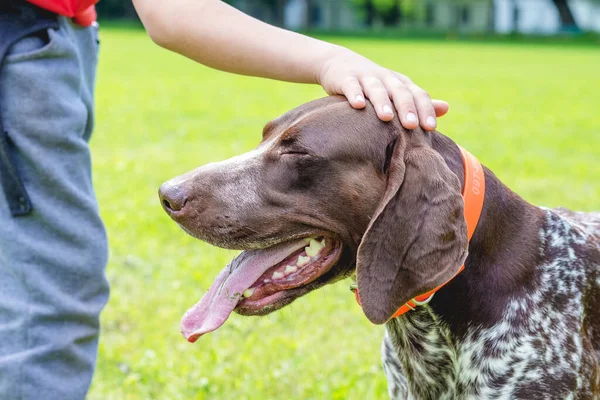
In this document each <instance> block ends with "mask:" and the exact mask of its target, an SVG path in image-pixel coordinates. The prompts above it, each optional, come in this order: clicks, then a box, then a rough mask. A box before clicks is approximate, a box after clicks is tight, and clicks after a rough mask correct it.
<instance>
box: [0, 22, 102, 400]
mask: <svg viewBox="0 0 600 400" xmlns="http://www.w3.org/2000/svg"><path fill="white" fill-rule="evenodd" d="M47 35H48V36H47V37H45V34H44V33H42V34H41V35H33V36H29V37H27V38H25V39H22V40H20V41H19V42H18V43H16V44H15V45H13V46H12V48H11V50H10V54H9V56H8V57H7V58H6V59H5V63H4V66H3V67H2V69H1V70H0V107H1V115H2V122H3V124H4V129H5V130H6V132H7V135H8V138H9V139H10V142H11V148H12V149H13V154H12V157H13V160H14V163H15V165H16V167H17V169H18V171H19V174H20V177H21V180H22V182H23V184H24V186H25V188H26V190H27V193H28V195H29V197H30V199H31V204H32V205H33V211H32V212H31V213H30V214H28V215H25V216H19V217H13V216H12V215H11V213H10V210H9V207H8V204H7V201H6V196H5V195H3V193H2V188H1V187H0V399H2V400H13V399H15V400H17V399H18V400H21V399H23V400H25V399H44V400H55V399H56V400H71V399H83V398H84V397H85V395H86V393H87V390H88V388H89V385H90V382H91V378H92V374H93V370H94V364H95V362H96V354H97V348H98V334H99V320H98V317H99V314H100V311H101V310H102V308H103V307H104V305H105V304H106V301H107V300H108V283H107V281H106V277H105V265H106V261H107V253H108V252H107V241H106V234H105V230H104V227H103V225H102V221H101V220H100V217H99V214H98V206H97V203H96V199H95V195H94V191H93V187H92V179H91V166H90V152H89V147H88V140H89V138H90V135H91V132H92V126H93V115H94V112H93V111H94V110H93V107H94V103H93V90H94V79H95V72H96V71H95V69H96V63H97V52H98V42H97V39H98V38H97V28H96V27H89V28H80V27H77V26H76V25H73V24H72V23H71V22H70V21H69V20H67V19H65V18H60V19H59V28H58V29H57V30H54V29H50V30H48V31H47Z"/></svg>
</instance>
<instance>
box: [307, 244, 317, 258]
mask: <svg viewBox="0 0 600 400" xmlns="http://www.w3.org/2000/svg"><path fill="white" fill-rule="evenodd" d="M304 251H305V252H306V255H307V256H309V257H314V256H316V255H317V254H319V250H317V249H315V248H314V247H310V246H306V247H305V248H304Z"/></svg>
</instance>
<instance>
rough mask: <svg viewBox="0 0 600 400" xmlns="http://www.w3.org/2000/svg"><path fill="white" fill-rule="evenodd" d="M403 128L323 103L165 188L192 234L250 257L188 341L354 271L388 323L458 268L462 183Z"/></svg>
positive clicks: (205, 301) (424, 141)
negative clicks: (255, 143)
mask: <svg viewBox="0 0 600 400" xmlns="http://www.w3.org/2000/svg"><path fill="white" fill-rule="evenodd" d="M397 121H398V118H396V119H394V121H393V122H382V121H380V120H379V119H378V118H377V117H376V115H375V112H374V110H373V108H372V107H371V106H370V105H368V107H367V108H366V109H365V110H354V109H352V108H351V107H350V105H349V104H348V103H347V101H345V100H344V99H343V98H339V97H328V98H323V99H319V100H316V101H313V102H310V103H307V104H305V105H302V106H300V107H298V108H296V109H294V110H292V111H290V112H288V113H286V114H285V115H283V116H281V117H279V118H277V119H276V120H274V121H271V122H270V123H268V124H267V125H266V126H265V129H264V131H263V140H262V141H261V143H260V144H259V145H258V147H257V148H256V149H254V150H252V151H250V152H249V153H246V154H244V155H241V156H238V157H233V158H231V159H229V160H226V161H222V162H218V163H213V164H209V165H205V166H203V167H200V168H198V169H196V170H194V171H191V172H189V173H187V174H185V175H183V176H180V177H177V178H175V179H172V180H171V181H169V182H167V183H165V184H164V185H162V186H161V189H160V198H161V201H162V204H163V207H164V208H165V210H166V211H167V213H168V214H169V215H170V216H171V218H173V219H174V220H175V221H176V222H177V223H178V224H179V225H180V226H181V227H182V228H183V229H184V230H185V231H186V232H188V233H189V234H191V235H193V236H195V237H197V238H199V239H201V240H205V241H207V242H209V243H212V244H214V245H217V246H221V247H225V248H231V249H242V250H245V251H243V252H242V253H241V254H240V255H239V256H238V257H237V258H236V259H234V260H233V261H232V263H231V264H230V265H228V266H227V267H225V268H224V269H223V270H222V271H221V273H220V274H219V275H218V276H217V278H216V279H215V281H214V283H213V285H212V286H211V288H210V289H209V291H208V292H207V293H206V294H205V295H204V297H203V298H202V300H201V301H200V302H198V304H196V305H195V306H194V307H193V308H192V309H190V310H189V311H188V312H187V313H186V315H185V316H184V318H183V321H182V331H183V333H184V335H185V336H186V338H187V339H188V340H189V341H195V340H196V339H197V338H198V337H199V336H200V335H202V334H204V333H207V332H210V331H212V330H215V329H217V328H218V327H219V326H221V325H222V324H223V323H224V322H225V320H226V319H227V318H228V316H229V315H230V313H231V312H232V311H233V310H235V311H237V312H238V313H240V314H244V315H262V314H267V313H269V312H272V311H274V310H277V309H279V308H281V307H283V306H285V305H287V304H289V303H291V302H292V301H294V300H295V299H297V298H298V297H300V296H302V295H304V294H306V293H308V292H310V291H312V290H314V289H317V288H319V287H321V286H323V285H325V284H327V283H331V282H335V281H337V280H339V279H342V278H345V277H347V276H349V275H351V274H353V273H354V272H356V274H357V284H358V287H359V290H360V293H361V302H362V306H363V310H364V312H365V314H366V316H367V317H368V318H369V320H371V321H372V322H374V323H378V324H380V323H384V322H386V321H387V320H388V319H389V318H390V317H391V316H392V315H393V313H394V312H395V310H396V309H398V308H399V307H400V306H401V305H402V304H404V303H405V302H406V301H408V300H409V299H411V298H413V297H414V296H416V295H419V294H421V293H424V292H427V291H428V290H431V289H433V288H435V287H437V286H438V285H440V284H442V283H444V282H446V281H447V280H448V279H450V278H451V277H452V276H453V275H454V274H455V273H456V272H457V271H458V269H459V268H460V266H461V264H462V263H463V261H464V259H465V258H466V254H467V244H468V241H467V234H466V226H465V221H464V217H463V201H462V197H461V195H460V182H459V180H458V178H457V177H456V175H454V174H453V173H452V172H451V171H450V170H449V169H448V167H447V166H446V164H445V162H444V160H443V159H442V157H441V156H440V155H439V154H438V153H437V152H435V151H434V150H433V149H432V147H431V136H430V135H431V134H429V133H426V132H423V131H420V130H415V131H408V132H407V131H405V130H404V129H403V128H402V127H401V126H400V124H399V123H398V122H397Z"/></svg>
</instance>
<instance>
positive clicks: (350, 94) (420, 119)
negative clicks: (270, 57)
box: [318, 48, 448, 131]
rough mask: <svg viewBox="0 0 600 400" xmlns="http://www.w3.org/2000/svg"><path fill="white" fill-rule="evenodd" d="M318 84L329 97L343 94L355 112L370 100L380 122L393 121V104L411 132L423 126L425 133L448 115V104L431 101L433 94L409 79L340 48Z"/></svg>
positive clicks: (325, 64) (322, 70) (329, 61)
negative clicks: (367, 99) (437, 120)
mask: <svg viewBox="0 0 600 400" xmlns="http://www.w3.org/2000/svg"><path fill="white" fill-rule="evenodd" d="M318 81H319V83H320V84H321V86H323V88H324V89H325V91H326V92H327V93H328V94H343V95H344V96H346V97H347V98H348V101H349V102H350V104H351V105H352V107H354V108H363V107H364V106H365V96H366V97H368V98H369V100H370V101H371V103H372V104H373V106H374V107H375V110H376V112H377V115H378V116H379V118H380V119H381V120H383V121H389V120H391V119H392V118H393V117H394V115H393V112H392V102H391V101H390V99H392V100H393V102H394V106H395V107H396V111H397V112H398V115H399V116H400V122H401V123H402V125H403V126H404V127H405V128H407V129H414V128H416V127H417V126H418V125H419V123H420V125H421V127H422V128H423V129H425V130H428V131H431V130H434V129H435V127H436V125H437V124H436V116H437V117H441V116H442V115H444V114H446V113H447V112H448V103H446V102H445V101H442V100H431V98H430V97H429V94H428V93H427V92H426V91H424V90H423V89H421V88H420V87H418V86H417V85H415V84H414V83H413V82H412V81H411V80H410V79H409V78H408V77H407V76H404V75H402V74H399V73H397V72H394V71H391V70H389V69H386V68H383V67H381V66H379V65H377V64H375V63H374V62H372V61H370V60H368V59H366V58H365V57H362V56H360V55H358V54H356V53H354V52H352V51H350V50H348V49H345V48H336V52H335V53H334V54H333V56H331V57H330V58H329V59H327V60H326V61H325V62H324V63H323V66H322V68H321V71H320V73H319V76H318Z"/></svg>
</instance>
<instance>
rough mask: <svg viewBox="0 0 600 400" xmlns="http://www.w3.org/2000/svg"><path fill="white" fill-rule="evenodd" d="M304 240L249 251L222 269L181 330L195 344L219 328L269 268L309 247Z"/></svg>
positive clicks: (183, 321)
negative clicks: (243, 295)
mask: <svg viewBox="0 0 600 400" xmlns="http://www.w3.org/2000/svg"><path fill="white" fill-rule="evenodd" d="M306 245H307V244H306V241H305V240H304V239H300V240H296V241H293V242H286V243H281V244H278V245H276V246H273V247H269V248H266V249H261V250H246V251H243V252H242V253H241V254H240V255H239V256H237V257H236V258H235V259H234V260H233V261H232V262H231V263H230V264H229V265H228V266H226V267H225V268H223V270H222V271H221V272H220V273H219V275H218V276H217V277H216V278H215V280H214V281H213V283H212V285H211V286H210V289H208V292H206V293H205V294H204V296H202V298H201V299H200V301H199V302H198V303H196V305H195V306H193V307H192V308H190V309H189V310H188V311H187V312H186V313H185V315H184V316H183V318H182V319H181V333H182V334H183V336H184V337H185V338H186V340H187V341H188V342H191V343H194V342H195V341H196V340H197V339H198V338H199V337H200V336H202V335H204V334H205V333H208V332H212V331H214V330H216V329H218V328H219V327H220V326H221V325H223V324H224V323H225V321H226V320H227V318H229V315H230V314H231V312H232V311H233V309H234V308H235V306H236V305H237V304H238V302H239V301H240V300H241V298H242V293H244V291H245V290H246V289H248V288H249V287H250V286H252V285H253V284H254V282H256V281H257V280H258V278H260V276H261V275H262V274H263V273H264V272H265V271H266V270H268V269H269V268H271V267H273V266H275V265H276V264H278V263H280V262H281V261H283V260H284V259H285V258H286V257H287V256H289V255H290V254H291V253H293V252H295V251H296V250H299V249H301V248H302V247H304V246H306Z"/></svg>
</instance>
